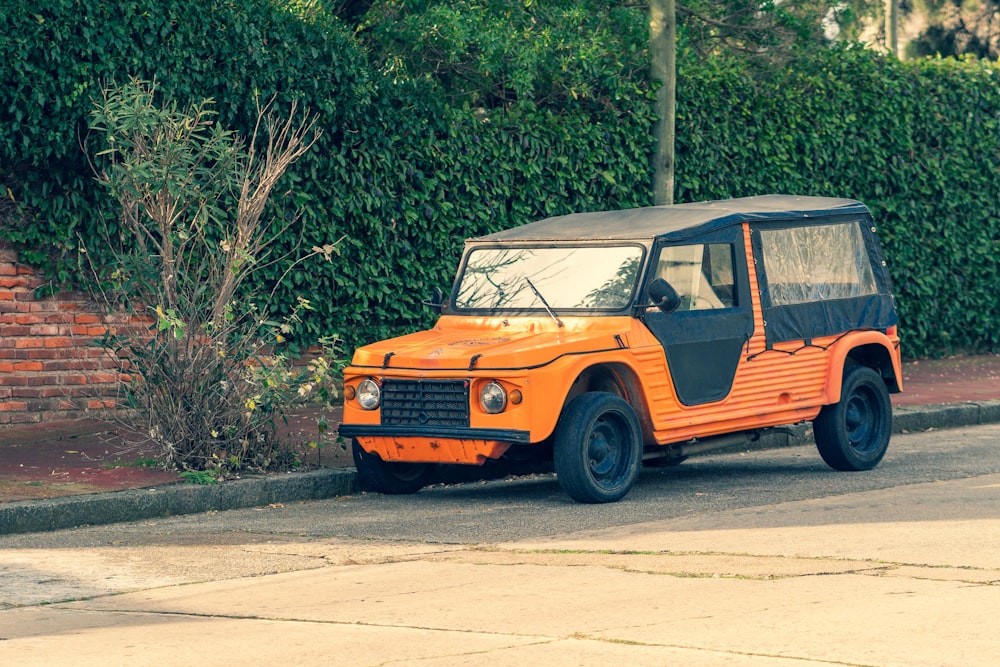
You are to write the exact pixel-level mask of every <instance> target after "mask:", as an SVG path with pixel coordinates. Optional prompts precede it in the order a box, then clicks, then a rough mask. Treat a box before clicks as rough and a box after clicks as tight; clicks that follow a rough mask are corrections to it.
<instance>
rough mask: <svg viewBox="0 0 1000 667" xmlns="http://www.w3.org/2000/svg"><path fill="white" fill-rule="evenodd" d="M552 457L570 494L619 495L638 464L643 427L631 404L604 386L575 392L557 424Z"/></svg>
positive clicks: (605, 498)
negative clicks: (603, 388) (588, 390)
mask: <svg viewBox="0 0 1000 667" xmlns="http://www.w3.org/2000/svg"><path fill="white" fill-rule="evenodd" d="M553 459H554V463H555V470H556V477H557V478H558V479H559V484H560V485H561V486H562V488H563V490H564V491H566V493H567V494H569V496H570V497H571V498H573V500H576V501H578V502H581V503H610V502H614V501H616V500H620V499H621V498H623V497H624V496H625V494H626V493H628V492H629V490H630V489H631V488H632V486H633V484H635V480H636V478H637V477H638V475H639V468H640V467H641V465H642V432H641V430H640V427H639V420H638V418H636V416H635V411H634V410H632V406H631V405H629V404H628V403H627V402H625V401H624V400H622V399H621V398H619V397H618V396H616V395H615V394H611V393H606V392H589V393H586V394H581V395H580V396H577V397H576V398H574V399H573V400H572V401H570V403H569V405H567V406H566V409H565V410H563V413H562V415H560V417H559V423H558V424H557V425H556V438H555V447H554V451H553Z"/></svg>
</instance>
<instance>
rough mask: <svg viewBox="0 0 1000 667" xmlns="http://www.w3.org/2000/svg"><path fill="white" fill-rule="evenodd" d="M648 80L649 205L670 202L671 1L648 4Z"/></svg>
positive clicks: (673, 30) (673, 51)
mask: <svg viewBox="0 0 1000 667" xmlns="http://www.w3.org/2000/svg"><path fill="white" fill-rule="evenodd" d="M649 57H650V68H649V69H650V78H651V79H652V80H653V81H654V82H656V81H659V82H661V84H662V85H661V86H660V87H659V88H658V89H657V91H656V108H655V111H656V115H657V117H658V118H659V119H658V120H657V121H656V124H655V125H653V141H654V143H655V149H654V152H653V203H654V204H656V205H660V204H673V203H674V119H675V117H676V94H677V83H676V78H677V64H676V58H677V15H676V12H675V6H674V0H650V2H649Z"/></svg>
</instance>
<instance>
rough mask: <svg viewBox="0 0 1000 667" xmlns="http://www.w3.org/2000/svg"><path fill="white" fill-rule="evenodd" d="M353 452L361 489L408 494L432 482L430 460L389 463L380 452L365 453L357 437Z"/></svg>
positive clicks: (432, 472) (432, 470)
mask: <svg viewBox="0 0 1000 667" xmlns="http://www.w3.org/2000/svg"><path fill="white" fill-rule="evenodd" d="M351 454H352V455H353V456H354V467H355V468H357V470H358V486H359V487H360V488H361V490H362V491H374V492H376V493H389V494H392V495H405V494H409V493H416V492H417V491H419V490H420V489H422V488H424V487H425V486H427V485H428V484H430V483H431V481H432V476H433V474H434V466H433V465H431V464H430V463H400V462H395V461H390V462H386V461H383V460H382V459H381V458H380V457H379V455H378V454H369V453H368V452H366V451H365V450H364V448H363V447H361V445H359V444H358V441H357V440H355V441H354V442H353V444H352V448H351Z"/></svg>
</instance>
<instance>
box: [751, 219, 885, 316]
mask: <svg viewBox="0 0 1000 667" xmlns="http://www.w3.org/2000/svg"><path fill="white" fill-rule="evenodd" d="M760 245H761V253H762V255H763V258H764V270H765V272H766V274H767V283H768V285H767V287H768V294H769V295H770V301H771V305H772V306H786V305H791V304H797V303H809V302H814V301H827V300H832V299H849V298H853V297H858V296H865V295H869V294H875V293H877V291H878V290H877V288H876V286H875V275H874V274H873V272H872V267H871V262H870V261H869V259H868V251H867V249H866V248H865V242H864V239H863V238H862V236H861V229H860V228H859V227H858V223H857V222H845V223H837V224H831V225H816V226H808V227H791V228H787V229H765V230H761V231H760Z"/></svg>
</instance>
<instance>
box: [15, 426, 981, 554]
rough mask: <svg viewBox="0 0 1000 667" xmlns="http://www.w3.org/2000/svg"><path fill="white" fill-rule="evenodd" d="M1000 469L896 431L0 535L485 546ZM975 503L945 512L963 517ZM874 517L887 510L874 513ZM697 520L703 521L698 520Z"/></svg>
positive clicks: (923, 436)
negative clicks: (854, 443)
mask: <svg viewBox="0 0 1000 667" xmlns="http://www.w3.org/2000/svg"><path fill="white" fill-rule="evenodd" d="M997 472H1000V425H983V426H976V427H966V428H959V429H949V430H942V431H927V432H922V433H911V434H898V435H895V436H893V438H892V441H891V442H890V445H889V451H888V453H887V454H886V457H885V459H883V461H882V462H881V463H880V464H879V466H878V467H877V468H875V469H874V470H871V471H867V472H855V473H848V472H838V471H834V470H832V469H830V468H828V467H827V466H826V464H825V463H823V461H822V460H821V459H820V457H819V454H818V453H817V452H816V450H815V448H814V447H811V446H810V447H801V446H800V447H790V448H784V449H772V450H764V451H751V452H746V453H739V454H723V455H715V456H701V457H694V458H691V459H688V460H687V461H685V462H684V463H682V464H681V465H679V466H675V467H669V468H646V469H644V470H643V472H642V474H641V475H640V477H639V481H638V483H637V484H636V486H635V488H634V489H633V490H632V491H631V492H630V493H629V495H628V496H626V497H625V499H624V500H622V501H620V502H617V503H612V504H607V505H583V504H578V503H575V502H573V501H572V500H570V499H569V498H568V497H567V496H566V495H565V494H564V493H563V492H562V489H561V488H560V487H559V484H558V482H557V481H556V479H555V476H554V475H544V474H542V475H532V476H527V477H517V478H509V479H505V480H497V481H490V482H472V483H468V484H461V485H452V486H436V487H430V488H426V489H424V490H422V491H420V492H419V493H417V494H415V495H411V496H385V495H380V494H358V495H354V496H347V497H340V498H335V499H330V500H325V501H312V502H304V503H296V504H291V505H288V506H280V507H274V506H272V507H268V508H263V509H261V508H256V509H245V510H231V511H227V512H218V513H208V514H198V515H189V516H180V517H172V518H166V519H158V520H150V521H143V522H138V523H134V524H112V525H109V526H97V527H92V528H83V529H78V530H63V531H56V532H53V533H36V534H28V535H20V536H18V535H12V536H4V537H0V549H2V548H4V547H7V546H13V545H17V546H24V547H32V546H38V547H44V546H47V545H55V544H58V545H60V546H63V547H65V546H69V545H74V544H81V545H88V544H100V543H107V542H113V543H117V544H124V543H137V544H141V543H144V542H148V541H149V540H155V541H156V542H157V543H160V544H163V543H167V542H169V540H170V536H172V535H173V536H177V537H178V539H179V540H182V541H183V543H185V544H191V543H192V541H197V540H199V539H202V540H205V541H206V542H208V543H211V542H213V541H216V540H219V539H227V540H228V538H225V536H226V535H230V536H231V535H233V534H237V533H256V534H260V535H289V536H299V537H305V536H308V537H312V538H327V537H338V538H351V539H359V540H388V541H413V542H423V543H435V544H479V543H489V542H503V541H512V540H521V539H529V538H537V537H545V536H553V535H559V534H563V533H569V532H574V531H580V530H596V529H602V528H609V527H614V526H626V525H630V524H637V523H643V522H647V521H656V520H663V519H671V518H679V517H689V518H692V519H693V520H694V523H699V522H703V523H704V524H705V526H706V527H710V526H717V525H719V524H724V523H725V517H726V514H725V513H726V512H727V511H731V510H736V509H744V508H753V507H761V508H762V511H764V508H766V507H768V506H772V505H777V504H781V503H788V502H793V501H798V500H804V499H817V498H824V497H831V496H840V495H844V494H851V493H858V492H863V491H871V490H876V489H886V488H891V487H896V486H901V485H912V484H919V483H923V482H934V481H944V480H953V479H961V478H969V477H976V476H980V475H986V474H990V473H997ZM975 509H976V508H965V507H946V508H941V510H940V511H941V513H942V515H943V516H952V517H958V516H963V515H964V514H967V513H969V512H972V513H975ZM872 511H873V513H877V512H878V508H875V507H873V508H872ZM698 517H701V518H700V519H698Z"/></svg>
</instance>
